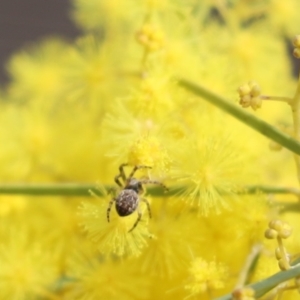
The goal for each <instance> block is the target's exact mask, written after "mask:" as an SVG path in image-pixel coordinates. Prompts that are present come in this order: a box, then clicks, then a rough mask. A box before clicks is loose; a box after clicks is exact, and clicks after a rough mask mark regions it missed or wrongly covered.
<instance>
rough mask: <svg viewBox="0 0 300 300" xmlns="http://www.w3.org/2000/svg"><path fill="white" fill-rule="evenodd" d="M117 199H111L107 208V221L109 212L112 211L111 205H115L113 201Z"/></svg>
mask: <svg viewBox="0 0 300 300" xmlns="http://www.w3.org/2000/svg"><path fill="white" fill-rule="evenodd" d="M115 201H116V199H115V198H112V199H111V200H110V201H109V204H108V208H107V211H106V216H107V222H109V214H110V211H111V207H112V205H113V203H114V202H115Z"/></svg>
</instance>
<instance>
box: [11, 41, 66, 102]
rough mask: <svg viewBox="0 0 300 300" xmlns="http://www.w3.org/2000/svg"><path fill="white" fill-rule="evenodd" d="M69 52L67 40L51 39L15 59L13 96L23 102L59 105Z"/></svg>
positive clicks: (12, 64) (12, 73)
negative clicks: (65, 41) (57, 103)
mask: <svg viewBox="0 0 300 300" xmlns="http://www.w3.org/2000/svg"><path fill="white" fill-rule="evenodd" d="M66 49H68V45H67V44H66V43H64V42H63V41H60V40H55V39H50V40H47V41H44V42H41V43H40V45H37V46H35V47H31V48H29V49H28V50H27V51H22V52H20V53H18V54H16V55H15V56H13V58H12V59H11V61H10V62H9V64H8V71H9V73H10V75H11V77H12V79H13V81H12V84H11V85H10V86H9V92H10V96H11V97H12V98H13V99H15V100H17V101H20V102H25V101H31V102H34V101H41V102H43V104H44V105H49V104H52V103H53V102H56V101H57V100H58V99H59V97H60V95H61V92H62V89H63V88H64V80H63V73H64V64H65V62H66V60H67V56H66V52H67V51H66Z"/></svg>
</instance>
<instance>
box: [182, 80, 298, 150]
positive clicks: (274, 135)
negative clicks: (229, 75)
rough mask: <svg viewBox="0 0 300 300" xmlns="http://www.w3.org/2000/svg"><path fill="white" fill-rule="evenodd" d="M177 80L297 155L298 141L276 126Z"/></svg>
mask: <svg viewBox="0 0 300 300" xmlns="http://www.w3.org/2000/svg"><path fill="white" fill-rule="evenodd" d="M177 82H178V84H179V85H180V86H182V87H184V88H185V89H186V90H188V91H189V92H191V93H193V94H195V95H198V96H200V97H202V98H203V99H205V100H206V101H208V102H210V103H212V104H213V105H215V106H217V107H219V108H220V109H222V110H224V111H226V112H227V113H228V114H230V115H232V116H233V117H234V118H236V119H238V120H239V121H241V122H243V123H245V124H246V125H248V126H249V127H251V128H253V129H254V130H256V131H258V132H260V133H261V134H262V135H264V136H266V137H267V138H269V139H271V140H273V141H275V142H276V143H278V144H280V145H281V146H283V147H285V148H287V149H289V150H290V151H292V152H294V153H295V154H298V155H299V154H300V143H299V141H297V140H296V139H293V138H291V137H290V136H288V135H286V134H284V133H282V132H281V131H280V130H278V129H277V128H275V127H273V126H272V125H270V124H268V123H267V122H265V121H263V120H261V119H258V118H257V117H255V116H254V115H253V114H250V113H248V112H246V111H244V110H242V109H240V108H239V107H237V106H236V105H234V104H233V103H230V102H229V101H228V100H227V99H225V98H224V97H222V96H220V95H217V94H215V93H213V92H211V91H210V90H208V89H206V88H204V87H202V86H200V85H198V84H195V83H193V82H191V81H188V80H186V79H183V78H177ZM299 99H300V90H299Z"/></svg>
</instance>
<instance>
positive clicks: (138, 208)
mask: <svg viewBox="0 0 300 300" xmlns="http://www.w3.org/2000/svg"><path fill="white" fill-rule="evenodd" d="M137 213H138V217H137V219H136V221H135V223H134V224H133V226H132V228H131V229H130V230H129V231H128V232H131V231H132V230H133V229H134V228H135V227H136V226H137V224H138V223H139V221H140V220H141V218H142V212H141V209H140V207H139V206H138V207H137Z"/></svg>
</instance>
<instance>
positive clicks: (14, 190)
mask: <svg viewBox="0 0 300 300" xmlns="http://www.w3.org/2000/svg"><path fill="white" fill-rule="evenodd" d="M103 187H104V189H105V190H107V191H109V190H111V189H114V188H115V186H112V185H105V186H103ZM169 189H170V190H169V191H168V192H164V190H163V189H162V188H161V187H156V186H153V187H147V194H149V195H151V196H160V197H164V196H175V195H178V194H180V193H182V192H184V191H185V189H186V187H184V186H170V187H169ZM89 190H93V191H94V192H95V193H96V194H97V195H98V196H100V197H101V196H104V194H103V192H100V190H99V189H97V184H96V183H95V184H93V183H43V184H42V183H35V184H33V183H9V184H1V185H0V195H1V194H2V195H3V194H6V195H9V194H10V195H31V196H90V193H89ZM256 193H264V194H292V195H296V196H299V195H300V190H299V189H295V188H287V187H272V186H261V185H253V186H245V187H243V188H241V189H240V191H237V194H240V195H247V194H256Z"/></svg>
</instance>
